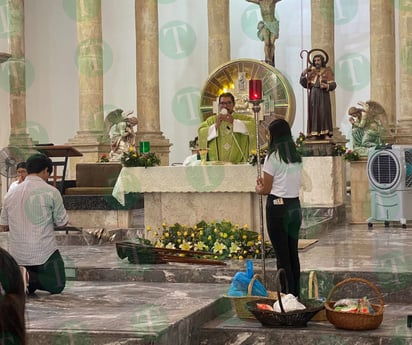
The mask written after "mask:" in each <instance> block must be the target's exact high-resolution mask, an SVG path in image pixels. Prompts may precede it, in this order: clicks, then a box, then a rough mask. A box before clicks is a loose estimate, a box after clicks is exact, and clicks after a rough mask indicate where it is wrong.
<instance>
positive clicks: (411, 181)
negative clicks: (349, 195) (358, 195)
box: [367, 145, 412, 228]
mask: <svg viewBox="0 0 412 345" xmlns="http://www.w3.org/2000/svg"><path fill="white" fill-rule="evenodd" d="M367 173H368V180H369V187H370V199H371V218H369V219H368V227H372V222H373V221H374V220H375V221H383V222H384V223H385V226H389V222H390V221H399V222H400V223H401V225H402V227H403V228H406V222H407V220H412V146H406V145H391V146H385V147H381V148H379V147H376V148H370V149H369V151H368V163H367Z"/></svg>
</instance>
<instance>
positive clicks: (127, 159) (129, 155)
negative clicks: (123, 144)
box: [121, 146, 160, 167]
mask: <svg viewBox="0 0 412 345" xmlns="http://www.w3.org/2000/svg"><path fill="white" fill-rule="evenodd" d="M121 162H122V164H123V166H125V167H153V166H156V165H159V164H160V159H159V157H157V156H156V154H155V153H153V152H145V153H138V152H137V151H136V148H135V147H133V146H131V147H130V148H129V149H128V150H127V151H125V152H123V155H122V158H121Z"/></svg>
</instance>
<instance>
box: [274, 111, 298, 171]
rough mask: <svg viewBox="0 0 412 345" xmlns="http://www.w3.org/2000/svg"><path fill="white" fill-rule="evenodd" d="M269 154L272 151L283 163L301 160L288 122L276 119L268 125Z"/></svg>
mask: <svg viewBox="0 0 412 345" xmlns="http://www.w3.org/2000/svg"><path fill="white" fill-rule="evenodd" d="M269 134H270V140H269V155H271V154H272V153H274V154H275V155H277V156H278V157H279V158H280V160H282V161H284V162H285V163H297V162H299V163H300V162H302V157H301V156H300V154H299V152H298V151H297V150H296V145H295V142H294V141H293V138H292V132H291V130H290V126H289V123H287V121H285V120H283V119H276V120H274V121H272V122H271V123H270V125H269Z"/></svg>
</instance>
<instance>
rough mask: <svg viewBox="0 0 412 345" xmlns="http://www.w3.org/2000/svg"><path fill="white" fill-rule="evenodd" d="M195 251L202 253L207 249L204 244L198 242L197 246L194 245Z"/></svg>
mask: <svg viewBox="0 0 412 345" xmlns="http://www.w3.org/2000/svg"><path fill="white" fill-rule="evenodd" d="M194 249H195V251H196V250H200V251H202V250H204V249H205V244H204V243H203V242H202V241H200V242H197V243H195V245H194Z"/></svg>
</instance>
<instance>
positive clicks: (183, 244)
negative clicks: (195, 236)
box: [179, 241, 192, 250]
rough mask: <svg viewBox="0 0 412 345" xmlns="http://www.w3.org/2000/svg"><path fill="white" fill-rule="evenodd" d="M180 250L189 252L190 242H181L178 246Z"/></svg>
mask: <svg viewBox="0 0 412 345" xmlns="http://www.w3.org/2000/svg"><path fill="white" fill-rule="evenodd" d="M179 248H180V249H182V250H190V249H192V242H186V241H183V243H182V244H181V245H180V246H179Z"/></svg>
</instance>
